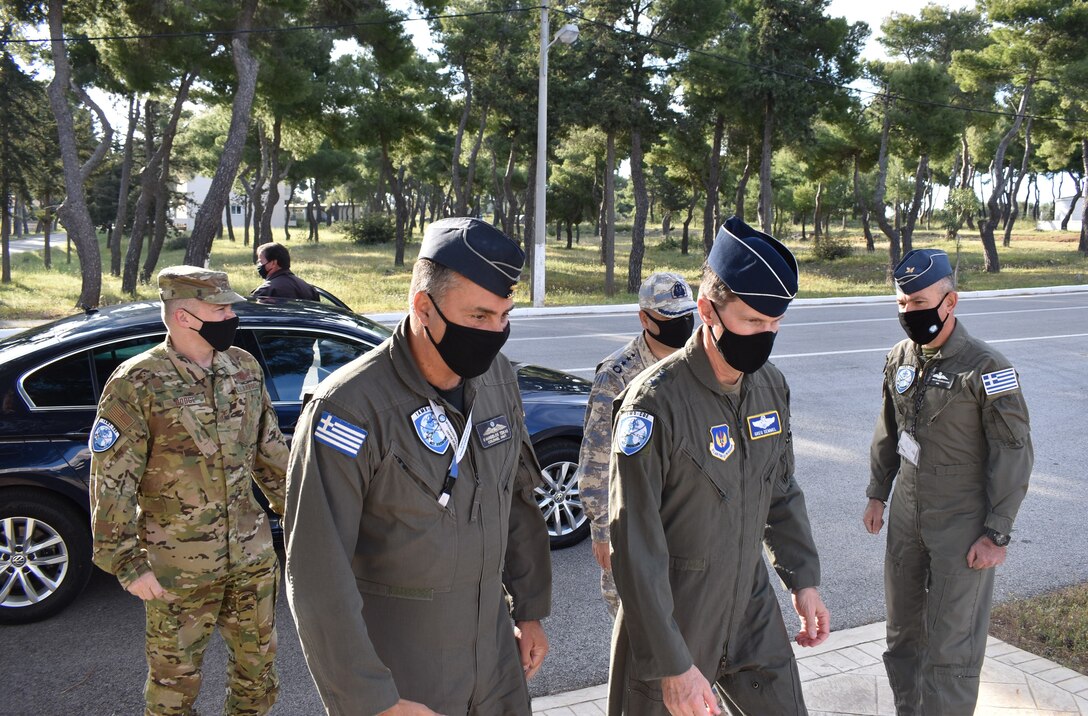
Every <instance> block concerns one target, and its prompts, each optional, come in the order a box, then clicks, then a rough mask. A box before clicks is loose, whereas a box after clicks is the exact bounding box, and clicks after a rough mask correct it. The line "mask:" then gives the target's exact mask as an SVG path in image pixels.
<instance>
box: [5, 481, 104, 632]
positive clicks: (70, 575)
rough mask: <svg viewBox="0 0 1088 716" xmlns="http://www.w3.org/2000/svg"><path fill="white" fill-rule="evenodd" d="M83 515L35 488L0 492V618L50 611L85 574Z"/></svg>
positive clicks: (65, 601)
mask: <svg viewBox="0 0 1088 716" xmlns="http://www.w3.org/2000/svg"><path fill="white" fill-rule="evenodd" d="M92 571H93V565H92V563H91V534H90V529H89V526H88V524H87V518H86V516H85V515H83V514H82V513H80V511H79V510H77V509H76V508H75V507H73V506H72V505H71V504H69V503H68V502H67V501H65V500H64V499H63V498H61V497H58V496H56V495H52V494H50V493H48V492H44V491H41V490H24V489H8V490H4V491H3V492H0V624H21V623H25V622H32V621H37V620H39V619H45V618H46V617H51V616H53V615H54V614H56V613H57V612H59V611H60V610H62V609H64V608H65V607H66V606H68V605H69V604H71V602H72V600H74V599H75V598H76V597H77V596H79V593H80V592H81V591H83V587H85V586H86V585H87V580H88V579H90V577H91V572H92Z"/></svg>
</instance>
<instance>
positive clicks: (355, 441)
mask: <svg viewBox="0 0 1088 716" xmlns="http://www.w3.org/2000/svg"><path fill="white" fill-rule="evenodd" d="M366 436H367V432H366V431H365V430H363V429H362V428H360V427H359V426H358V425H352V424H351V423H349V422H348V421H346V420H343V419H341V418H338V417H336V416H335V415H333V414H332V413H330V412H324V413H322V414H321V419H320V420H318V421H317V427H316V428H314V440H315V441H316V442H319V443H321V444H322V445H328V446H329V447H331V448H332V449H333V450H336V451H338V452H342V453H344V454H345V455H347V456H348V457H356V456H357V455H358V454H359V450H361V449H362V447H363V443H365V442H366Z"/></svg>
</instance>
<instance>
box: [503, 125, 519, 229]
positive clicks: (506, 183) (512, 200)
mask: <svg viewBox="0 0 1088 716" xmlns="http://www.w3.org/2000/svg"><path fill="white" fill-rule="evenodd" d="M516 156H517V147H516V145H515V142H514V140H513V139H511V140H510V153H509V155H508V156H507V157H506V172H505V173H504V174H503V177H502V193H503V196H504V197H505V198H506V201H505V204H506V216H505V217H504V218H505V221H504V222H503V227H502V229H503V233H504V234H506V235H507V236H509V237H510V238H511V239H512V238H514V224H515V222H516V221H517V214H518V200H517V196H515V194H514V168H515V164H514V160H515V158H516Z"/></svg>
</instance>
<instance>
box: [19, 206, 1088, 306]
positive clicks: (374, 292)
mask: <svg viewBox="0 0 1088 716" xmlns="http://www.w3.org/2000/svg"><path fill="white" fill-rule="evenodd" d="M621 228H626V229H627V230H626V231H622V232H621V233H620V234H619V235H618V236H617V241H616V243H617V246H616V269H615V286H616V293H615V294H614V295H612V296H606V295H605V292H604V267H603V266H602V265H601V263H600V260H599V257H600V246H599V240H598V239H597V238H596V237H594V236H593V235H592V232H591V231H590V230H588V229H587V230H583V231H582V234H581V243H579V244H576V245H575V246H574V247H573V248H571V249H567V248H566V241H565V239H564V240H563V241H556V240H555V239H554V237H549V240H548V246H547V294H546V304H547V305H550V306H562V305H585V304H590V305H592V304H616V303H633V302H634V301H635V300H636V296H635V295H634V294H633V293H628V292H627V291H626V285H627V270H628V257H629V253H630V244H631V240H630V230H629V228H628V227H621ZM833 234H834V235H835V236H837V237H840V238H843V239H844V240H846V241H847V242H848V243H849V244H850V246H851V249H852V253H851V255H850V256H848V257H846V258H843V259H839V260H836V261H831V262H827V261H819V260H816V259H814V258H813V256H812V242H811V240H810V241H805V242H802V241H799V240H797V239H796V238H794V237H790V236H787V238H786V243H787V244H788V245H789V246H790V248H791V249H793V251H794V252H795V253H796V254H797V257H798V260H799V263H800V268H801V279H800V286H801V292H800V294H799V295H800V296H801V297H812V298H816V297H832V296H865V295H886V294H889V293H891V292H892V288H891V284H890V283H889V282H888V279H887V273H888V267H887V263H888V256H887V243H886V241H884V240H882V237H881V236H880V235H878V236H877V251H876V252H875V253H872V254H868V253H866V252H865V250H864V241H863V239H862V238H861V235H860V231H858V230H856V229H855V230H848V231H847V232H846V233H843V232H841V231H833ZM292 235H293V237H294V238H293V239H292V240H291V241H288V242H286V244H287V246H288V247H289V248H290V250H291V259H292V268H293V270H294V271H295V273H297V274H298V275H299V276H301V277H302V278H304V279H306V280H307V281H309V282H311V283H313V284H316V285H318V286H321V287H322V288H325V289H327V290H329V291H331V292H332V293H333V294H335V295H337V296H339V297H340V298H341V299H343V300H344V301H345V302H346V303H347V304H348V305H350V306H351V307H352V308H354V309H355V310H356V311H359V312H361V313H378V312H388V311H402V310H405V308H406V303H407V293H408V283H409V280H410V277H411V265H412V262H413V261H414V260H415V257H416V254H417V253H418V251H419V238H420V237H419V234H418V233H417V235H416V236H415V237H414V240H412V241H410V242H409V244H408V246H407V249H406V252H405V266H403V267H400V268H396V267H394V266H393V247H392V245H379V246H366V247H364V246H357V245H355V244H352V243H351V242H349V241H348V240H347V239H346V238H344V237H343V236H341V235H340V234H338V233H336V232H335V231H331V230H328V229H326V230H324V231H322V233H321V241H320V243H318V244H312V243H306V242H305V241H304V240H302V237H303V236H304V232H303V231H301V230H298V229H296V230H295V231H294V232H293V234H292ZM679 235H680V232H679V230H674V232H673V234H672V240H671V242H670V243H671V244H672V246H669V247H663V246H662V244H663V241H662V236H661V233H660V231H659V230H656V229H655V230H651V231H649V232H648V235H647V239H646V247H647V248H646V253H645V257H644V259H643V264H642V276H643V277H645V276H647V275H649V274H650V273H652V272H654V271H665V270H668V271H675V272H677V273H679V274H681V275H683V276H684V277H686V278H687V279H688V280H689V281H692V282H696V281H697V280H698V278H699V273H700V270H699V269H700V266H701V264H702V260H703V255H702V234H701V231H700V230H699V229H697V228H693V230H692V233H691V238H690V241H691V248H690V253H689V254H688V255H687V256H682V255H681V254H680V251H679V248H677V246H678V245H679ZM962 238H963V242H962V245H961V247H960V272H959V281H960V288H961V290H965V291H975V290H983V289H995V288H1024V287H1035V286H1052V285H1069V284H1084V283H1088V259H1086V258H1085V257H1083V256H1082V255H1081V254H1079V253H1078V252H1077V250H1076V248H1077V235H1076V234H1073V233H1064V234H1059V233H1041V232H1034V231H1024V232H1022V233H1018V234H1016V235H1014V237H1013V242H1012V246H1011V247H1009V248H999V255H1000V257H1001V261H1002V271H1001V273H999V274H986V273H984V272H983V271H982V265H983V263H982V249H981V245H980V244H979V241H978V238H977V236H976V235H975V234H971V233H964V234H963V237H962ZM277 240H279V241H283V239H282V237H281V236H277ZM102 243H103V262H104V263H105V264H106V265H107V266H108V263H109V259H108V256H107V254H106V252H105V246H104V241H103V242H102ZM914 246H915V248H920V247H925V246H935V247H938V248H942V249H945V250H946V251H948V252H949V253H950V254H953V256H954V255H955V252H956V246H955V245H954V243H953V242H949V241H946V240H944V239H943V236H942V235H941V232H936V231H932V232H929V231H916V232H915V237H914ZM59 248H60V250H57V247H54V251H53V268H52V269H50V270H46V269H45V268H44V267H43V265H42V258H41V252H35V253H25V254H15V255H13V256H12V282H11V283H9V284H0V320H20V319H21V320H41V319H44V318H55V317H59V316H64V315H68V314H71V313H73V312H74V311H75V308H74V304H75V302H76V298H77V297H78V295H79V289H80V278H79V267H78V260H77V259H76V257H75V256H73V257H72V262H71V263H70V264H69V263H66V261H65V254H64V251H63V248H64V244H63V241H62V242H61V244H60V247H59ZM182 256H183V251H182V250H181V249H176V250H172V251H165V250H164V251H163V253H162V257H161V258H160V261H159V267H160V268H161V267H163V266H170V265H173V264H176V263H180V262H181V260H182ZM211 265H212V268H216V269H221V270H225V271H226V272H227V273H228V274H229V275H230V279H231V283H232V284H233V285H234V287H235V288H236V289H238V291H239V292H242V293H248V292H249V291H251V290H253V288H255V287H256V286H257V284H258V283H260V279H259V278H258V276H257V273H256V271H255V270H254V268H253V261H252V248H251V247H248V246H244V245H242V242H241V241H240V240H239V241H236V242H231V241H229V240H227V239H225V238H224V239H219V240H216V242H215V244H214V246H213V249H212V259H211ZM102 283H103V288H102V303H103V304H112V303H119V302H122V301H125V300H130V297H128V296H125V295H123V294H122V293H121V280H120V279H119V278H116V277H113V276H110V275H109V273H108V271H107V272H106V275H104V276H103V281H102ZM156 296H157V291H156V290H155V288H154V287H153V286H150V285H143V286H139V287H138V289H137V297H138V298H154V297H156ZM515 300H516V301H517V303H518V305H526V304H527V303H528V302H529V283H528V281H527V280H526V281H523V282H522V284H521V285H520V286H519V288H518V291H517V293H516V294H515Z"/></svg>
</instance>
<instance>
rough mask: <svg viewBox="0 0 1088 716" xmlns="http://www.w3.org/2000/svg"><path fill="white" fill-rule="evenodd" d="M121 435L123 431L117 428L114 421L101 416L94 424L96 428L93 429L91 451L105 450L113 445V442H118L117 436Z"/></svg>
mask: <svg viewBox="0 0 1088 716" xmlns="http://www.w3.org/2000/svg"><path fill="white" fill-rule="evenodd" d="M119 437H121V433H119V432H117V428H116V427H114V425H113V423H111V422H110V421H108V420H106V419H105V418H99V419H98V422H96V423H95V424H94V428H92V429H91V439H90V443H89V447H90V448H91V452H105V451H106V450H109V449H110V448H111V447H113V444H114V443H115V442H117V438H119Z"/></svg>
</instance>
